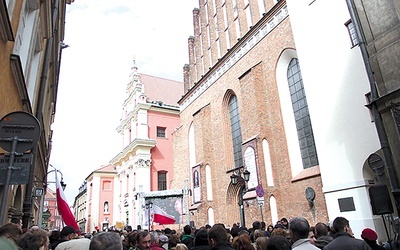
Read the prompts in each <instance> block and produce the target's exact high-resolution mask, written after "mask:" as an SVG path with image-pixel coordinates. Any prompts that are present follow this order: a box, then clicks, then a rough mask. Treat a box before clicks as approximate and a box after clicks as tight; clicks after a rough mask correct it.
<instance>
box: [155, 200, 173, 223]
mask: <svg viewBox="0 0 400 250" xmlns="http://www.w3.org/2000/svg"><path fill="white" fill-rule="evenodd" d="M152 213H153V222H157V223H159V224H174V223H175V217H174V216H173V215H170V214H167V213H166V212H164V210H162V209H161V208H160V207H159V206H157V205H154V204H153V211H152Z"/></svg>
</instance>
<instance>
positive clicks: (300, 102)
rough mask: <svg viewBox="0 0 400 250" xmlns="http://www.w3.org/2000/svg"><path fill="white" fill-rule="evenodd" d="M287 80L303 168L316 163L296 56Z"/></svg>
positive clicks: (290, 65) (312, 135) (308, 115)
mask: <svg viewBox="0 0 400 250" xmlns="http://www.w3.org/2000/svg"><path fill="white" fill-rule="evenodd" d="M287 80H288V83H289V92H290V97H291V101H292V107H293V112H294V118H295V122H296V129H297V136H298V139H299V145H300V152H301V158H302V161H303V168H304V169H306V168H310V167H313V166H316V165H318V164H319V163H318V156H317V149H316V147H315V141H314V134H313V130H312V125H311V119H310V114H309V111H308V105H307V98H306V94H305V92H304V86H303V78H302V76H301V70H300V64H299V60H298V59H297V58H293V59H292V60H291V61H290V63H289V66H288V69H287Z"/></svg>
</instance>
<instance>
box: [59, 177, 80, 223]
mask: <svg viewBox="0 0 400 250" xmlns="http://www.w3.org/2000/svg"><path fill="white" fill-rule="evenodd" d="M55 172H56V193H57V209H58V213H59V214H60V215H61V217H62V220H63V222H64V224H65V225H67V226H71V227H73V228H75V230H79V227H78V224H77V223H76V220H75V217H74V215H73V214H72V212H71V209H70V208H69V205H68V202H67V199H66V198H65V195H64V190H63V189H62V188H61V185H60V182H59V181H58V179H57V171H55Z"/></svg>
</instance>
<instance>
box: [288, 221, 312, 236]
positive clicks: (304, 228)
mask: <svg viewBox="0 0 400 250" xmlns="http://www.w3.org/2000/svg"><path fill="white" fill-rule="evenodd" d="M289 232H290V238H291V239H292V242H295V241H297V240H299V239H307V238H308V234H309V232H310V224H308V221H307V220H306V219H305V218H303V217H295V218H293V219H291V220H290V223H289Z"/></svg>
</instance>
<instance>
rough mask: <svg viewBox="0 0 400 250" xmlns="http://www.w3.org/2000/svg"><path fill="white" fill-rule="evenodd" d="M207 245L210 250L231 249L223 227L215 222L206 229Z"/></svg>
mask: <svg viewBox="0 0 400 250" xmlns="http://www.w3.org/2000/svg"><path fill="white" fill-rule="evenodd" d="M208 245H209V246H210V248H211V249H212V250H233V248H232V246H231V245H230V244H229V241H228V234H227V233H226V230H225V228H224V227H222V226H221V225H220V224H215V225H214V226H212V227H211V228H210V230H209V231H208Z"/></svg>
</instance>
